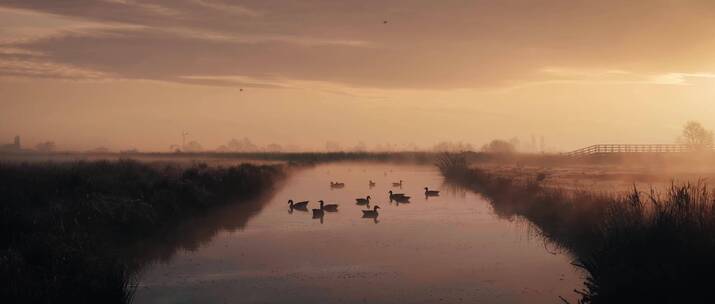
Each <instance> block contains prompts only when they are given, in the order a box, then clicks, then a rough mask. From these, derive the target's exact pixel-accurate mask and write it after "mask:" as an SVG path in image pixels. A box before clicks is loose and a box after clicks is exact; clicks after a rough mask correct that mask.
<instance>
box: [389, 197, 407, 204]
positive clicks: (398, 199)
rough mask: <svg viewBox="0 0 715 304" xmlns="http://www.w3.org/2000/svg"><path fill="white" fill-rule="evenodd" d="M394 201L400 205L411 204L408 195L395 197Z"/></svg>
mask: <svg viewBox="0 0 715 304" xmlns="http://www.w3.org/2000/svg"><path fill="white" fill-rule="evenodd" d="M392 200H395V201H396V202H398V203H409V202H410V197H409V196H407V195H402V196H396V197H393V198H392Z"/></svg>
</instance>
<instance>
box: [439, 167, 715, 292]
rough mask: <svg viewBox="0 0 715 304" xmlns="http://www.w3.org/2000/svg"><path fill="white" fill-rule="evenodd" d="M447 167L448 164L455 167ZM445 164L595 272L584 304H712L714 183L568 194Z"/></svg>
mask: <svg viewBox="0 0 715 304" xmlns="http://www.w3.org/2000/svg"><path fill="white" fill-rule="evenodd" d="M454 163H455V162H454V161H447V164H454ZM459 166H462V165H458V166H457V167H451V166H449V165H447V166H445V165H439V168H440V170H441V171H442V173H443V174H444V175H445V177H446V178H447V179H448V180H449V181H451V182H454V183H458V184H461V185H463V186H466V187H468V188H470V189H473V190H476V191H478V192H481V193H482V194H484V195H485V196H486V197H488V198H489V199H490V202H491V204H492V205H493V207H494V209H495V211H496V212H497V213H498V214H500V215H502V216H516V215H518V216H522V217H525V218H526V219H528V220H529V221H531V222H532V223H534V224H535V225H536V226H537V227H538V228H539V229H540V231H541V232H542V233H543V234H544V235H545V236H546V237H548V238H550V239H551V240H553V241H554V242H556V243H558V244H560V245H562V246H563V247H565V248H567V249H568V250H569V251H570V252H571V253H572V254H573V255H574V257H575V262H574V264H575V265H577V266H579V267H582V268H583V269H584V270H586V271H587V273H588V277H587V278H586V281H585V287H584V289H583V290H577V291H576V292H578V293H579V294H581V296H582V297H581V300H580V302H582V303H696V302H697V303H699V302H703V301H709V299H710V289H709V288H710V286H711V283H712V282H713V274H715V194H714V193H713V191H712V190H711V189H710V188H709V187H707V185H706V184H704V183H702V182H699V183H695V184H690V183H686V184H681V185H676V184H672V185H671V187H670V188H669V189H668V191H666V192H665V193H657V192H656V191H654V190H651V191H650V192H647V193H643V192H641V191H639V190H638V189H633V190H632V191H631V192H629V193H624V194H606V193H593V192H588V191H564V190H560V189H558V188H553V187H546V186H544V185H543V183H542V182H540V181H538V179H537V178H530V179H527V180H526V181H524V180H519V181H517V180H515V179H513V178H510V177H503V176H498V175H492V174H489V173H486V172H484V171H482V170H479V169H476V168H468V167H467V166H466V165H464V166H462V167H461V168H460V167H459Z"/></svg>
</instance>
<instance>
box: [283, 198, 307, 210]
mask: <svg viewBox="0 0 715 304" xmlns="http://www.w3.org/2000/svg"><path fill="white" fill-rule="evenodd" d="M308 202H309V201H303V202H297V203H293V200H288V205H289V207H290V208H291V209H298V210H307V207H308Z"/></svg>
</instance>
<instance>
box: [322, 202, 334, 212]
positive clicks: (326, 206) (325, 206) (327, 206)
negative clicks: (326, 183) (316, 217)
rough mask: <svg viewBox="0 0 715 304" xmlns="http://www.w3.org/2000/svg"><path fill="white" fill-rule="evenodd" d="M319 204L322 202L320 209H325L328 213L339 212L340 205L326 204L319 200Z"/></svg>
mask: <svg viewBox="0 0 715 304" xmlns="http://www.w3.org/2000/svg"><path fill="white" fill-rule="evenodd" d="M318 202H320V209H323V210H325V211H328V212H336V211H338V204H325V202H323V200H319V201H318Z"/></svg>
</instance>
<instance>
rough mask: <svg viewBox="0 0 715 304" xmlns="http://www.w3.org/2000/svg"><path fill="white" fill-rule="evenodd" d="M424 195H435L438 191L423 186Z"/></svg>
mask: <svg viewBox="0 0 715 304" xmlns="http://www.w3.org/2000/svg"><path fill="white" fill-rule="evenodd" d="M425 195H427V196H437V195H439V191H437V190H430V189H429V188H427V187H425Z"/></svg>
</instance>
